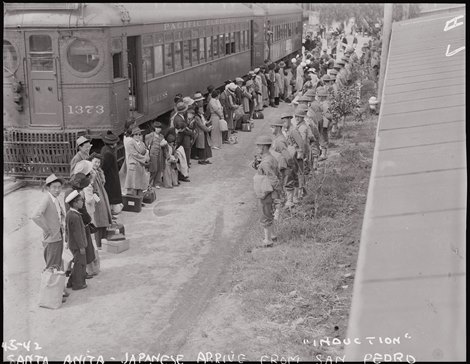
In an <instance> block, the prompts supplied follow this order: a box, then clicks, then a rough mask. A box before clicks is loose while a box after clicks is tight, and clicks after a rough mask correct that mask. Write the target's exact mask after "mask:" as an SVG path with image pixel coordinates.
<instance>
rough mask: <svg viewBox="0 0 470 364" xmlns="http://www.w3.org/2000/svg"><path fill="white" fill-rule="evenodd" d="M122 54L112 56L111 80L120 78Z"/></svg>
mask: <svg viewBox="0 0 470 364" xmlns="http://www.w3.org/2000/svg"><path fill="white" fill-rule="evenodd" d="M122 77H123V75H122V52H119V53H114V54H113V78H114V79H116V78H122Z"/></svg>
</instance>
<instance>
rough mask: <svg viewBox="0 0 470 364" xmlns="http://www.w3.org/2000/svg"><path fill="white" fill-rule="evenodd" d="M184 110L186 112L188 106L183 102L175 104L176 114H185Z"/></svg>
mask: <svg viewBox="0 0 470 364" xmlns="http://www.w3.org/2000/svg"><path fill="white" fill-rule="evenodd" d="M186 110H188V105H186V104H185V103H184V102H183V101H180V102H178V103H177V104H176V111H177V112H185V111H186Z"/></svg>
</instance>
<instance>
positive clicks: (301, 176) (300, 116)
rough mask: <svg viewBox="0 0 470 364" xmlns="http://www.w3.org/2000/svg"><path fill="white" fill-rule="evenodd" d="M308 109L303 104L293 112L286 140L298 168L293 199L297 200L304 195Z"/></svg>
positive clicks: (307, 151)
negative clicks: (296, 186) (293, 150)
mask: <svg viewBox="0 0 470 364" xmlns="http://www.w3.org/2000/svg"><path fill="white" fill-rule="evenodd" d="M307 111H308V107H307V105H305V104H301V105H299V106H298V107H297V108H296V109H295V112H294V116H295V117H294V119H292V127H291V128H290V132H289V136H288V138H287V140H288V144H290V145H291V146H293V147H294V149H295V156H294V157H295V159H296V161H297V165H298V167H299V171H298V181H299V187H298V188H296V189H294V199H295V200H299V199H301V198H302V197H303V196H304V195H305V194H306V190H305V174H306V168H305V167H306V165H305V160H306V159H307V157H308V154H309V144H310V137H311V134H310V132H309V130H310V128H309V127H308V126H307V124H306V123H305V120H304V119H305V116H306V115H307ZM291 154H292V153H291Z"/></svg>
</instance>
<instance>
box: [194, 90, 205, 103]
mask: <svg viewBox="0 0 470 364" xmlns="http://www.w3.org/2000/svg"><path fill="white" fill-rule="evenodd" d="M193 99H194V101H202V100H204V96H202V94H201V93H200V92H196V93H195V94H194V96H193Z"/></svg>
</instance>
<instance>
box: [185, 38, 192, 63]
mask: <svg viewBox="0 0 470 364" xmlns="http://www.w3.org/2000/svg"><path fill="white" fill-rule="evenodd" d="M183 61H184V64H183V66H184V68H187V67H191V66H192V62H191V41H190V40H185V41H183Z"/></svg>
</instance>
